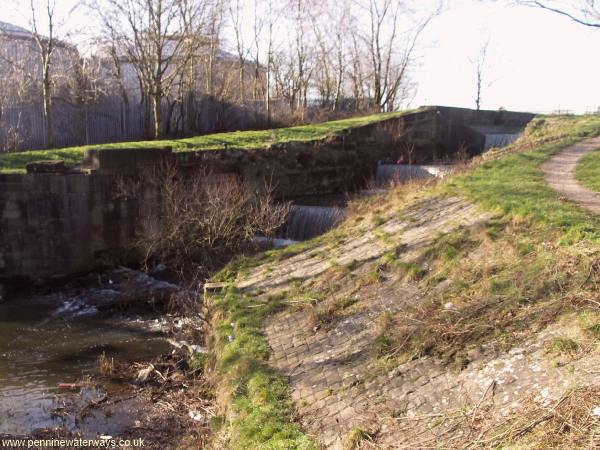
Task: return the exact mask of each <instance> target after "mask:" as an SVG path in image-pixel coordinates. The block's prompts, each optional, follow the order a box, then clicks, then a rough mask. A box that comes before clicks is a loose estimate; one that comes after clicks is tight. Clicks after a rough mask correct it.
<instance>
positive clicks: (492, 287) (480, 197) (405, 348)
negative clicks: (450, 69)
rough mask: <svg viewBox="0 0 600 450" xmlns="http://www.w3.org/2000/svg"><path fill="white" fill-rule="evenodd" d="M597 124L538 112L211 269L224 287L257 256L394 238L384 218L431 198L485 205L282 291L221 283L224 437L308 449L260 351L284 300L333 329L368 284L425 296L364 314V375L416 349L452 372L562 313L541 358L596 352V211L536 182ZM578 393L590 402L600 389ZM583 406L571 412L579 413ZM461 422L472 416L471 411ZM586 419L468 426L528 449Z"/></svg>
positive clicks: (285, 389) (573, 437)
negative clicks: (474, 219)
mask: <svg viewBox="0 0 600 450" xmlns="http://www.w3.org/2000/svg"><path fill="white" fill-rule="evenodd" d="M599 134H600V118H598V117H546V118H539V119H536V120H535V121H534V122H532V123H531V124H530V125H529V127H528V128H527V130H526V132H525V133H524V136H523V137H522V138H521V139H520V140H519V141H518V142H517V143H515V144H514V145H512V146H510V147H508V148H505V149H502V150H498V151H494V152H491V153H488V154H487V155H485V157H484V158H482V159H481V160H479V161H475V162H474V163H473V164H472V165H471V166H470V167H467V168H466V169H465V171H464V172H463V173H461V174H458V175H455V176H453V177H451V178H450V179H448V180H447V181H442V182H440V183H438V184H437V185H433V186H431V185H429V186H425V187H423V186H418V185H417V186H413V187H401V188H397V189H393V190H391V191H390V192H389V193H388V194H386V195H378V196H374V197H370V198H366V199H362V200H359V201H357V202H355V203H354V204H351V207H350V210H349V217H348V219H347V221H346V222H345V223H344V224H343V225H342V226H341V227H340V228H339V229H337V230H334V231H332V232H330V233H328V234H326V235H324V236H321V237H319V238H317V239H315V240H313V241H310V242H307V243H302V244H299V245H297V246H295V247H294V248H288V249H283V250H276V251H271V252H268V253H265V254H263V255H260V256H258V257H256V258H252V259H242V260H238V261H237V262H236V263H235V264H232V265H230V266H229V267H228V268H227V269H225V270H224V271H222V272H221V274H220V275H219V277H220V279H221V280H222V281H227V282H231V283H233V281H234V280H235V279H236V278H238V277H242V278H243V277H244V276H245V275H246V274H247V273H248V272H249V269H250V268H251V267H252V266H256V265H259V264H266V265H267V267H268V268H270V269H272V270H276V268H277V266H278V265H281V266H285V265H286V264H288V262H287V259H288V258H290V257H292V256H293V255H297V254H298V253H305V254H307V255H308V253H311V254H313V255H322V257H323V258H325V260H327V258H339V257H340V256H341V255H335V256H334V255H333V254H332V251H331V249H332V248H336V247H339V246H340V245H341V243H343V242H344V241H346V242H347V241H355V240H357V239H359V237H362V236H364V235H365V233H368V232H372V233H374V234H376V235H377V236H380V239H381V241H382V242H384V243H386V244H389V245H394V244H393V243H394V242H396V241H397V238H398V236H389V235H387V234H386V233H385V232H384V231H383V229H382V227H383V226H384V225H385V223H387V222H388V221H390V220H392V219H397V218H403V217H407V219H406V220H409V221H410V220H411V219H410V218H409V215H407V210H409V209H412V210H414V209H415V208H418V207H419V204H420V203H422V202H423V200H426V199H428V198H430V197H439V196H441V197H444V196H459V197H464V198H467V199H469V200H470V201H472V202H473V203H476V204H478V205H479V206H480V207H481V209H483V210H488V211H490V212H492V213H493V217H492V218H491V219H487V220H486V221H485V222H484V223H479V224H478V225H477V226H474V227H471V228H458V229H456V230H454V231H452V232H449V233H446V234H440V235H439V236H437V237H436V238H435V239H434V242H433V243H432V244H431V245H428V246H426V247H424V248H423V249H421V250H420V251H419V252H418V254H412V256H411V257H410V258H408V257H407V255H406V249H405V248H404V247H403V246H402V245H400V246H398V247H397V248H392V249H390V251H388V252H386V253H385V254H383V256H381V257H379V258H376V259H374V260H370V261H368V262H365V263H364V264H363V265H362V266H360V267H359V266H357V265H355V264H350V265H349V266H340V265H339V264H334V261H333V259H332V261H333V262H332V263H331V268H330V270H329V271H327V272H325V273H323V274H320V275H318V276H315V277H313V278H311V279H308V280H304V281H303V282H302V283H295V282H294V280H291V281H290V286H289V287H288V290H287V291H285V293H284V294H277V295H275V294H273V295H270V294H269V292H265V293H260V294H255V295H254V294H253V295H251V294H249V293H242V292H238V291H236V290H235V289H234V288H233V287H231V288H230V289H229V291H228V292H227V293H226V294H224V295H222V296H215V297H214V298H213V299H212V300H211V302H212V305H213V310H214V321H213V329H214V332H213V343H212V348H213V349H214V360H213V361H212V366H213V367H214V368H215V372H216V379H217V380H218V386H219V391H220V395H219V398H220V403H221V405H223V408H224V411H223V417H222V420H221V421H219V423H220V424H221V433H220V436H222V437H223V439H224V440H225V441H226V444H225V447H227V448H291V449H295V448H314V447H315V443H314V442H313V441H312V440H311V439H310V437H308V436H307V435H306V434H305V433H303V432H302V430H301V428H300V427H299V426H298V425H297V423H296V422H295V420H294V413H293V406H292V404H291V401H290V396H289V386H288V385H287V380H286V378H285V377H284V376H282V374H280V373H278V372H276V371H274V370H273V369H272V368H270V367H269V365H268V358H269V355H270V348H269V345H268V342H267V340H266V338H265V336H264V334H263V326H264V324H265V323H266V322H267V321H268V320H269V318H270V317H272V315H274V314H276V313H277V312H279V311H281V310H282V309H283V308H286V307H290V306H289V305H290V304H292V305H294V306H293V307H294V308H306V313H307V314H309V315H311V317H312V316H314V320H315V324H316V325H317V326H318V327H331V326H333V324H334V323H335V322H336V321H337V320H340V318H341V317H347V316H348V315H352V314H354V313H355V312H356V311H359V310H360V308H366V307H368V305H367V304H361V303H360V300H355V299H360V298H371V297H372V295H373V293H375V292H379V291H377V289H382V291H385V288H384V285H386V284H388V285H389V286H390V288H391V287H392V286H396V285H398V284H399V283H400V284H403V283H407V284H410V285H412V286H415V285H416V286H417V287H418V289H419V290H420V292H422V293H423V297H422V298H421V299H420V301H419V302H418V303H417V304H415V305H409V306H407V307H406V308H404V309H402V310H401V311H399V312H397V313H393V314H392V313H385V314H383V315H382V316H381V317H377V318H376V320H374V321H373V327H377V328H376V329H377V330H380V331H378V333H380V335H379V336H378V337H377V339H375V341H374V342H373V352H372V353H371V355H370V356H369V358H372V360H373V364H372V366H371V367H373V368H374V369H373V371H374V372H376V373H368V374H363V375H364V378H365V379H371V378H370V377H374V376H377V375H378V374H381V371H383V372H386V371H389V370H393V369H394V368H397V367H399V366H401V365H403V364H406V363H409V362H410V361H413V360H415V359H419V358H423V357H427V358H434V359H436V360H438V361H440V362H441V364H442V365H444V366H446V367H447V370H449V371H460V370H463V369H465V368H466V367H469V365H470V364H471V363H473V362H475V361H477V358H479V356H478V355H480V354H481V352H488V353H492V354H493V353H494V352H497V354H502V352H506V351H507V350H509V349H511V348H514V347H515V346H518V345H527V342H529V341H531V339H535V338H536V336H537V333H539V332H541V331H543V330H545V329H546V328H547V327H548V326H551V325H552V324H556V323H559V322H560V323H561V324H563V328H564V329H567V330H570V331H569V334H568V335H564V336H558V337H556V338H555V339H554V340H553V341H551V342H548V343H547V356H546V357H547V358H551V359H556V360H561V361H562V360H563V359H565V358H566V359H568V358H570V357H571V356H570V355H571V354H572V353H574V352H577V355H578V357H585V355H586V354H593V352H595V351H597V350H596V349H597V345H598V343H599V342H600V333H599V332H598V330H600V313H599V312H598V307H597V305H599V304H600V295H599V294H598V290H597V288H596V287H597V285H598V283H600V265H599V264H598V261H597V258H598V254H600V231H599V230H600V220H599V219H598V217H597V216H593V215H591V214H588V213H587V212H585V211H584V210H583V209H581V208H579V207H578V206H577V205H575V204H572V203H570V202H566V201H563V200H561V199H560V196H559V194H557V193H556V192H554V191H553V190H551V189H550V188H548V187H547V186H546V184H545V182H544V179H543V174H542V172H541V168H540V166H541V164H542V163H543V162H544V161H546V160H547V159H548V158H550V157H551V156H552V155H553V154H555V153H556V152H559V151H560V150H561V149H562V148H564V147H566V146H568V145H571V144H573V143H575V142H577V141H579V140H581V139H584V138H586V137H591V136H595V135H599ZM413 220H414V219H413ZM332 246H333V247H332ZM349 292H351V293H352V298H351V299H352V302H351V303H349V302H348V299H349V298H350V297H349V296H348V293H349ZM355 294H356V297H355V296H354V295H355ZM307 298H310V302H307V301H306V299H307ZM356 302H358V303H356ZM349 305H350V306H349ZM582 355H583V356H582ZM561 364H562V363H561ZM574 392H575V393H574V394H573V395H580V393H581V392H584V391H574ZM585 392H587V391H585ZM590 392H591V391H590ZM594 392H596V391H594ZM586 395H587V394H586ZM594 395H596V394H594ZM588 400H589V401H588V403H589V404H590V405H596V404H597V401H598V400H600V398H598V397H597V396H595V397H593V398H589V399H588ZM586 408H587V406H586ZM586 408H582V409H581V414H583V415H585V414H589V408H587V409H586ZM524 414H525V413H522V414H519V413H517V414H516V415H515V416H514V417H509V418H508V419H506V422H505V423H506V424H508V425H506V426H513V425H514V426H515V427H518V424H519V423H521V422H527V423H529V419H527V418H526V417H525V415H524ZM582 417H583V416H582ZM557 420H558V419H557ZM574 420H579V419H578V418H576V419H574ZM467 422H469V423H470V425H469V426H471V427H473V426H474V425H473V420H470V421H467ZM588 422H589V421H588ZM588 422H585V421H581V423H584V425H582V426H581V427H580V428H577V429H572V430H567V431H564V430H562V429H561V430H558V431H557V429H558V428H556V426H557V423H558V422H557V423H554V422H551V421H549V422H548V423H542V424H541V425H539V426H537V427H535V429H533V431H532V432H529V431H527V432H523V433H515V434H510V433H497V436H493V435H491V433H492V432H497V430H498V429H497V428H492V427H491V428H489V429H488V430H487V431H486V430H485V429H481V430H476V431H475V432H473V430H471V431H469V433H472V434H473V435H475V436H477V435H479V434H481V435H480V437H489V438H490V439H495V441H494V442H495V443H496V444H497V445H498V446H507V445H508V446H510V445H520V444H521V443H523V442H527V444H528V445H529V444H532V445H533V447H534V448H537V447H536V445H540V446H543V444H544V439H545V438H546V437H547V436H551V437H552V443H553V445H555V446H556V447H561V446H562V447H564V448H569V445H570V444H572V443H573V442H584V441H585V440H586V439H588V438H589V436H590V433H592V431H593V430H592V428H591V427H592V425H594V424H593V423H592V422H589V423H588ZM578 423H580V422H578ZM590 424H591V425H590ZM552 427H554V428H552ZM555 428H556V429H555ZM490 430H491V431H490ZM469 433H465V436H468V435H469ZM498 436H500V437H498ZM464 444H465V445H467V444H468V442H466V441H465V442H464ZM562 447H561V448H562Z"/></svg>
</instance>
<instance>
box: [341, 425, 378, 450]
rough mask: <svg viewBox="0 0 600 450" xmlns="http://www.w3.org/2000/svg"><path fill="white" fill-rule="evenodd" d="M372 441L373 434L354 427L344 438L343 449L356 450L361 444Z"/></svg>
mask: <svg viewBox="0 0 600 450" xmlns="http://www.w3.org/2000/svg"><path fill="white" fill-rule="evenodd" d="M371 440H373V436H372V435H371V433H369V432H367V431H365V430H363V429H362V428H358V427H354V428H352V430H350V431H349V432H348V433H347V434H346V435H345V436H344V439H343V440H342V448H343V449H344V450H354V449H357V448H359V447H360V444H361V442H363V441H371Z"/></svg>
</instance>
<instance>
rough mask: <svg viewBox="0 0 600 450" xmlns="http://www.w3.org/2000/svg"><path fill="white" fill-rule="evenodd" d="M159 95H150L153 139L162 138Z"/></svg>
mask: <svg viewBox="0 0 600 450" xmlns="http://www.w3.org/2000/svg"><path fill="white" fill-rule="evenodd" d="M160 98H161V97H160V94H153V95H152V108H153V111H154V139H159V138H161V137H162V117H161V110H160Z"/></svg>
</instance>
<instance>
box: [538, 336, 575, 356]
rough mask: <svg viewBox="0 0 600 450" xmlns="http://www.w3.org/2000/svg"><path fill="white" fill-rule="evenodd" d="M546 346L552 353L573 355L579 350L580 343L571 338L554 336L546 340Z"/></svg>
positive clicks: (547, 350) (548, 351)
mask: <svg viewBox="0 0 600 450" xmlns="http://www.w3.org/2000/svg"><path fill="white" fill-rule="evenodd" d="M544 348H545V350H546V353H549V354H551V355H555V356H559V355H571V354H573V353H576V352H577V350H579V344H577V342H575V341H574V340H573V339H570V338H554V339H552V340H551V341H549V342H546V344H545V346H544Z"/></svg>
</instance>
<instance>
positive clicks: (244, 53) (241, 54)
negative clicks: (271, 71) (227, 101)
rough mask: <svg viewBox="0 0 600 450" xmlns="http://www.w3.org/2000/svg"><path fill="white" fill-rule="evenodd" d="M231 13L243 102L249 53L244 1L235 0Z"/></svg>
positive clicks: (231, 6)
mask: <svg viewBox="0 0 600 450" xmlns="http://www.w3.org/2000/svg"><path fill="white" fill-rule="evenodd" d="M229 14H230V16H231V26H232V28H233V32H234V35H235V46H236V50H237V57H238V64H239V67H238V83H239V99H240V101H241V102H242V104H243V103H244V101H245V93H246V89H245V85H244V82H245V68H246V61H247V57H248V53H249V49H248V48H247V45H246V41H245V40H244V25H245V23H244V20H243V2H242V1H241V0H234V1H233V2H232V3H231V5H230V8H229Z"/></svg>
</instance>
